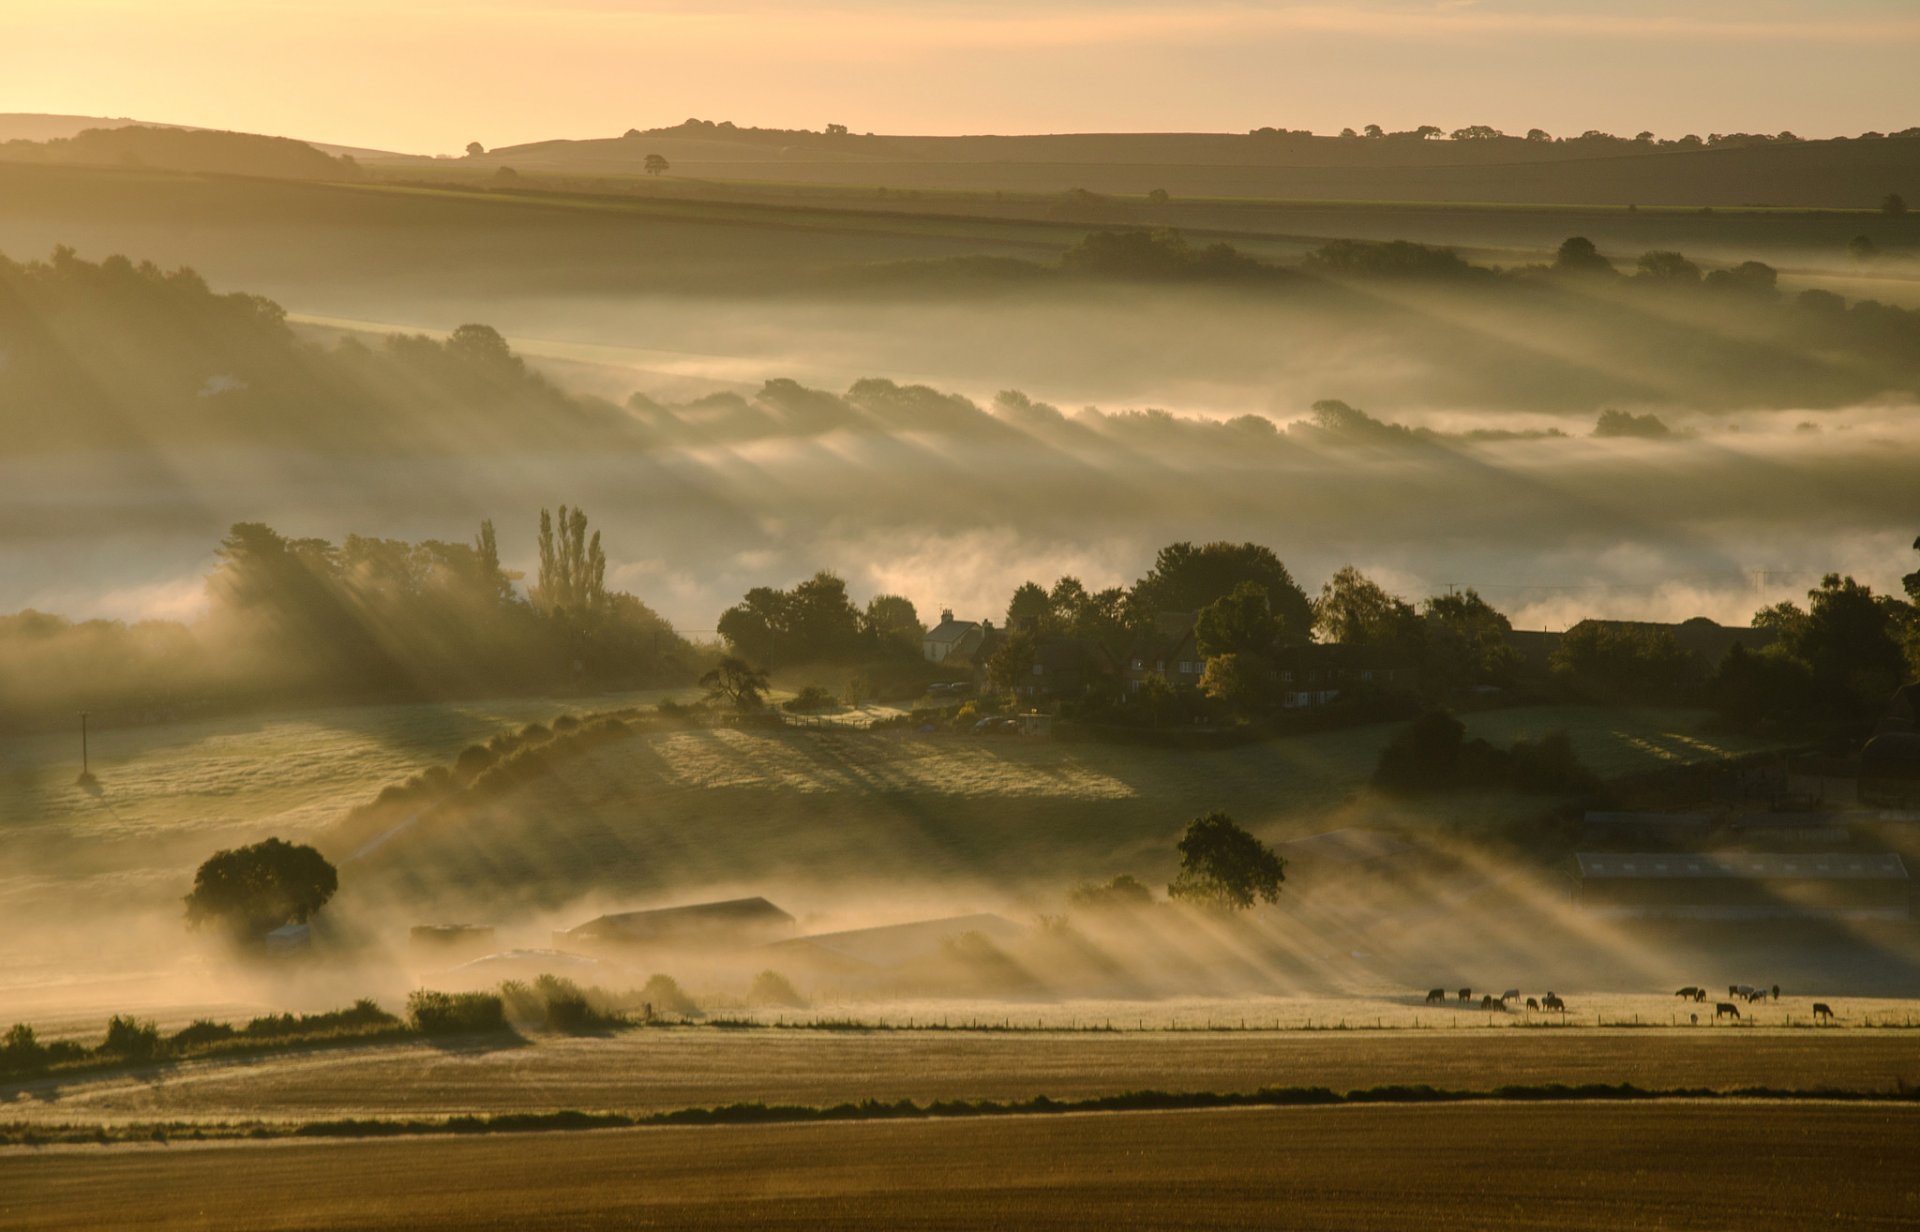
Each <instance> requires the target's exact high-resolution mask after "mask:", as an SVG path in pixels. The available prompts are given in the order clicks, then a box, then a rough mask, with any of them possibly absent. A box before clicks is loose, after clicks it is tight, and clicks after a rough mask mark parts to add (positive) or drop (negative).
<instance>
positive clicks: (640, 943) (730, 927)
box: [553, 898, 794, 950]
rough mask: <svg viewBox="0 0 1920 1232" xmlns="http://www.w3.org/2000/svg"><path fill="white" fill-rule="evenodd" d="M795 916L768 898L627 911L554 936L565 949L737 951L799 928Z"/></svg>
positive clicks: (560, 947)
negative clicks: (687, 948) (673, 947)
mask: <svg viewBox="0 0 1920 1232" xmlns="http://www.w3.org/2000/svg"><path fill="white" fill-rule="evenodd" d="M793 924H794V920H793V917H792V916H790V915H788V914H787V913H786V912H784V911H782V910H780V908H778V907H776V906H774V905H773V904H772V903H770V902H768V901H767V900H766V899H764V898H735V899H728V900H727V901H725V902H718V903H690V904H688V905H686V906H683V907H657V908H654V909H653V910H651V911H622V912H619V913H618V914H615V915H603V916H601V917H600V918H598V919H595V920H588V921H587V922H586V923H585V924H581V925H579V926H578V927H575V928H569V929H567V930H565V931H564V932H556V933H555V934H554V935H553V943H554V946H555V947H556V948H559V949H575V950H579V949H603V950H604V949H649V948H655V947H665V946H679V947H692V948H699V949H734V948H746V947H750V946H756V945H764V944H766V943H767V942H769V941H773V940H777V939H778V938H781V937H784V936H787V935H788V934H790V933H791V932H792V931H793Z"/></svg>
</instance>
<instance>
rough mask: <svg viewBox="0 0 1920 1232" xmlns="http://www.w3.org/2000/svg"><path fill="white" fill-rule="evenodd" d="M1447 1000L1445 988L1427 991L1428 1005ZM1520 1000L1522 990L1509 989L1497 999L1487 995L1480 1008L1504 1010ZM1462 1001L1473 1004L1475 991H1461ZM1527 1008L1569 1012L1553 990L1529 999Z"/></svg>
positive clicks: (1483, 998)
mask: <svg viewBox="0 0 1920 1232" xmlns="http://www.w3.org/2000/svg"><path fill="white" fill-rule="evenodd" d="M1446 999H1447V990H1446V989H1444V988H1430V989H1428V990H1427V1004H1428V1005H1433V1004H1435V1003H1436V1002H1445V1001H1446ZM1519 999H1520V990H1519V989H1518V988H1509V989H1507V991H1505V992H1503V993H1501V994H1500V995H1499V996H1497V997H1496V996H1494V995H1493V994H1492V993H1487V994H1485V995H1483V996H1482V997H1481V998H1480V1008H1481V1009H1483V1010H1504V1009H1506V1008H1508V1006H1507V1003H1508V1002H1509V1001H1518V1000H1519ZM1460 1000H1461V1001H1462V1002H1463V1003H1465V1004H1468V1005H1471V1004H1472V1003H1473V989H1471V988H1462V989H1461V990H1460ZM1527 1008H1528V1009H1529V1010H1539V1011H1541V1012H1544V1013H1551V1014H1564V1013H1566V1012H1567V1003H1566V1002H1565V1001H1562V1000H1561V999H1560V998H1559V997H1557V996H1555V995H1554V993H1553V990H1552V989H1551V988H1549V989H1548V990H1547V995H1546V996H1544V997H1537V998H1536V997H1528V998H1527Z"/></svg>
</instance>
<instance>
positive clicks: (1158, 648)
mask: <svg viewBox="0 0 1920 1232" xmlns="http://www.w3.org/2000/svg"><path fill="white" fill-rule="evenodd" d="M1197 619H1198V613H1195V612H1162V613H1160V615H1159V616H1158V617H1156V618H1155V620H1154V623H1153V628H1152V629H1151V630H1149V631H1148V632H1146V633H1145V634H1143V635H1142V636H1141V637H1139V638H1138V639H1137V640H1136V641H1135V643H1134V645H1133V646H1132V648H1131V649H1130V650H1129V651H1128V652H1127V655H1126V657H1125V658H1124V659H1115V657H1114V655H1113V652H1112V651H1111V650H1109V649H1108V648H1107V647H1106V646H1105V645H1104V644H1103V643H1101V642H1099V641H1097V640H1095V639H1093V638H1085V637H1073V636H1070V635H1067V634H1058V633H1041V634H1038V635H1037V636H1036V637H1035V639H1034V655H1033V668H1032V673H1031V676H1030V678H1029V679H1028V680H1026V681H1025V682H1023V683H1021V684H1018V685H1016V686H1014V692H1015V693H1016V694H1017V695H1018V696H1019V698H1020V700H1021V701H1023V702H1025V703H1027V704H1029V705H1044V704H1047V703H1050V702H1056V701H1067V700H1073V699H1077V698H1082V697H1086V696H1087V695H1089V694H1091V693H1098V692H1105V693H1108V694H1116V693H1117V694H1120V695H1122V696H1125V695H1130V694H1134V693H1138V692H1139V691H1140V690H1141V689H1142V688H1143V687H1145V685H1146V683H1147V681H1148V680H1150V679H1153V678H1155V677H1158V678H1159V679H1161V680H1164V681H1166V682H1167V684H1168V685H1170V686H1171V687H1172V688H1174V689H1175V690H1177V691H1183V692H1191V691H1194V690H1197V689H1198V688H1199V687H1200V680H1201V677H1202V676H1204V675H1205V674H1206V669H1207V664H1206V658H1205V656H1203V655H1202V654H1201V653H1200V647H1199V645H1198V644H1197V643H1196V642H1195V640H1194V623H1195V621H1196V620H1197ZM1009 635H1010V631H1009V630H1006V629H996V628H995V627H994V625H993V622H992V621H988V620H957V619H955V618H954V614H953V611H952V609H950V608H949V609H943V610H942V611H941V613H940V623H939V624H937V625H935V626H933V627H932V628H931V629H929V630H927V632H926V635H925V636H924V637H923V638H922V640H921V653H922V657H924V658H925V659H926V661H927V662H929V663H937V664H941V665H943V666H945V667H947V668H949V669H954V668H961V669H965V670H967V671H970V672H971V673H972V674H973V676H974V680H975V683H977V684H984V683H985V676H986V664H987V660H988V659H989V658H991V657H992V656H993V653H994V651H996V650H997V649H999V647H1000V645H1001V643H1002V642H1003V641H1005V639H1006V638H1007V637H1008V636H1009ZM1273 660H1274V662H1273V670H1274V681H1275V684H1276V685H1277V687H1278V688H1279V689H1280V691H1281V704H1282V705H1283V706H1285V707H1286V708H1288V709H1306V708H1309V707H1314V706H1324V705H1326V704H1328V703H1329V702H1332V701H1333V700H1334V699H1335V698H1338V697H1339V696H1341V694H1342V693H1343V692H1345V693H1351V692H1353V691H1355V690H1358V689H1366V690H1375V691H1392V692H1409V693H1410V692H1416V691H1418V689H1419V687H1420V673H1419V668H1418V666H1417V665H1416V664H1414V663H1412V662H1409V661H1405V660H1399V659H1396V658H1395V657H1394V656H1392V655H1391V654H1388V653H1385V652H1382V651H1380V650H1378V649H1374V648H1368V647H1358V646H1337V645H1318V644H1309V645H1302V646H1286V647H1282V648H1280V649H1278V650H1276V651H1275V653H1274V655H1273Z"/></svg>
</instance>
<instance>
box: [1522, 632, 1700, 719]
mask: <svg viewBox="0 0 1920 1232" xmlns="http://www.w3.org/2000/svg"><path fill="white" fill-rule="evenodd" d="M1550 665H1551V667H1552V670H1553V674H1554V675H1555V676H1556V677H1557V678H1559V679H1560V680H1561V681H1563V682H1564V683H1566V684H1568V685H1570V686H1571V687H1572V688H1573V689H1574V690H1575V691H1576V692H1579V693H1581V694H1583V695H1585V696H1589V697H1597V698H1602V699H1606V700H1609V701H1628V702H1642V703H1648V704H1656V705H1657V704H1662V703H1677V702H1684V701H1686V700H1688V699H1689V697H1690V696H1691V694H1692V692H1693V690H1694V688H1695V686H1696V685H1698V684H1699V682H1700V679H1701V677H1702V675H1703V670H1702V668H1703V665H1702V664H1701V662H1700V659H1699V657H1698V656H1696V655H1693V654H1691V653H1689V652H1688V651H1686V650H1685V649H1683V648H1682V647H1681V645H1680V643H1679V640H1678V639H1676V638H1675V637H1674V635H1673V632H1672V630H1670V629H1665V628H1659V627H1654V628H1647V627H1643V626H1638V625H1632V624H1622V623H1617V622H1614V621H1606V620H1583V621H1581V622H1580V623H1578V624H1576V625H1574V626H1573V627H1572V628H1571V629H1568V630H1567V631H1566V633H1565V635H1563V636H1562V637H1561V639H1560V645H1559V646H1558V647H1557V648H1556V649H1555V650H1554V652H1553V657H1552V659H1551V660H1550Z"/></svg>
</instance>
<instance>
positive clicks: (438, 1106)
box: [0, 1007, 1920, 1126]
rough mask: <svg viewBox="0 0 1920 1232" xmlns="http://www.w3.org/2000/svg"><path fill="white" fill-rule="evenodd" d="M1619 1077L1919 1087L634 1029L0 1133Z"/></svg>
mask: <svg viewBox="0 0 1920 1232" xmlns="http://www.w3.org/2000/svg"><path fill="white" fill-rule="evenodd" d="M1843 1008H1847V1007H1843ZM1463 1017H1469V1016H1465V1015H1463ZM1851 1020H1852V1021H1854V1022H1858V1021H1859V1019H1858V1017H1857V1016H1855V1017H1853V1018H1852V1019H1851ZM1432 1021H1434V1017H1433V1016H1429V1018H1428V1022H1429V1023H1431V1022H1432ZM1683 1021H1684V1019H1683ZM1623 1082H1624V1083H1631V1084H1633V1085H1635V1086H1638V1087H1641V1088H1643V1089H1647V1090H1666V1089H1690V1088H1701V1087H1704V1088H1711V1089H1715V1090H1734V1089H1740V1088H1755V1087H1758V1088H1772V1089H1800V1090H1813V1089H1823V1088H1824V1089H1833V1090H1848V1091H1867V1092H1888V1091H1893V1090H1895V1089H1896V1088H1897V1087H1898V1086H1899V1084H1901V1083H1905V1084H1906V1085H1907V1086H1908V1087H1913V1086H1917V1085H1920V1058H1917V1057H1916V1052H1915V1035H1914V1032H1912V1031H1909V1030H1904V1029H1899V1030H1859V1029H1855V1028H1848V1029H1831V1030H1820V1031H1812V1030H1793V1031H1786V1030H1779V1029H1771V1030H1770V1029H1759V1030H1752V1029H1732V1028H1719V1029H1714V1028H1708V1027H1701V1028H1697V1029H1694V1028H1686V1029H1680V1030H1665V1029H1663V1030H1658V1031H1654V1030H1644V1029H1643V1030H1631V1029H1628V1030H1615V1029H1595V1028H1568V1029H1566V1030H1539V1031H1524V1030H1519V1031H1486V1030H1476V1029H1472V1028H1462V1029H1458V1030H1445V1029H1442V1030H1423V1031H1412V1030H1397V1031H1396V1030H1387V1031H1358V1030H1356V1031H1346V1032H1338V1031H1334V1032H1326V1031H1315V1032H1303V1031H1293V1032H1287V1031H1282V1032H1270V1031H1246V1032H1240V1031H1228V1032H1211V1033H1209V1032H1157V1031H1148V1032H1136V1031H1128V1032H1115V1033H1112V1034H1106V1033H1084V1032H1083V1033H1064V1032H1062V1033H1033V1034H995V1033H967V1032H941V1031H899V1032H843V1031H723V1030H703V1029H688V1030H650V1031H635V1032H625V1033H620V1034H616V1035H613V1036H611V1037H606V1038H573V1039H569V1038H556V1037H546V1036H541V1037H536V1038H534V1039H533V1040H532V1041H530V1042H525V1043H512V1044H503V1043H501V1042H499V1041H495V1042H491V1043H490V1042H488V1041H484V1040H476V1041H472V1042H470V1043H468V1044H465V1045H442V1046H435V1045H432V1044H428V1043H415V1044H402V1045H380V1046H377V1047H368V1048H362V1049H353V1050H343V1051H333V1052H315V1053H304V1054H290V1055H285V1056H277V1057H276V1056H268V1057H253V1058H247V1059H230V1060H203V1061H194V1062H189V1063H185V1064H182V1065H179V1066H177V1067H172V1068H158V1069H151V1068H150V1069H146V1070H137V1071H128V1072H125V1073H121V1074H111V1075H92V1076H85V1077H78V1078H72V1079H36V1080H33V1081H31V1082H26V1083H22V1084H19V1085H18V1086H16V1087H15V1088H12V1090H11V1093H10V1094H9V1095H6V1096H4V1097H0V1122H7V1123H12V1124H21V1125H40V1126H73V1125H78V1126H91V1125H110V1126H128V1125H144V1124H155V1123H167V1124H175V1123H178V1124H191V1123H195V1122H199V1123H202V1124H209V1125H211V1124H222V1123H236V1122H239V1123H244V1122H250V1121H267V1122H278V1123H292V1124H300V1123H305V1122H312V1121H327V1120H336V1119H342V1118H360V1117H364V1118H378V1119H389V1120H391V1119H408V1118H426V1117H446V1116H456V1115H466V1114H501V1113H546V1112H552V1111H555V1110H558V1109H563V1108H579V1109H585V1110H592V1111H610V1112H618V1113H621V1114H625V1115H629V1116H644V1115H648V1114H652V1113H658V1112H668V1111H673V1110H675V1109H680V1108H692V1107H714V1106H720V1105H726V1104H733V1103H766V1104H778V1105H801V1106H809V1107H822V1106H830V1105H835V1104H841V1103H857V1102H860V1101H862V1100H867V1099H875V1100H881V1101H894V1100H903V1099H904V1100H912V1101H915V1102H917V1103H922V1104H924V1103H928V1102H931V1101H935V1100H980V1099H991V1100H1024V1099H1032V1098H1034V1097H1036V1096H1041V1095H1045V1096H1047V1097H1049V1098H1052V1099H1060V1100H1066V1099H1085V1098H1090V1097H1095V1096H1107V1095H1118V1094H1123V1093H1125V1092H1128V1091H1137V1090H1163V1091H1253V1090H1258V1089H1260V1088H1262V1087H1294V1086H1313V1087H1327V1088H1329V1089H1332V1090H1335V1091H1348V1090H1358V1089H1365V1088H1371V1087H1376V1086H1389V1085H1418V1084H1427V1085H1432V1086H1435V1087H1440V1088H1443V1089H1449V1090H1465V1091H1480V1090H1491V1089H1493V1088H1495V1087H1498V1086H1502V1085H1545V1084H1553V1083H1559V1084H1564V1085H1569V1086H1575V1085H1581V1084H1587V1083H1606V1084H1616V1083H1623Z"/></svg>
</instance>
